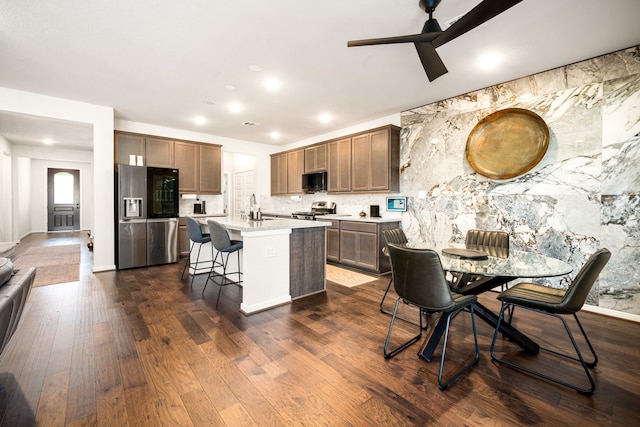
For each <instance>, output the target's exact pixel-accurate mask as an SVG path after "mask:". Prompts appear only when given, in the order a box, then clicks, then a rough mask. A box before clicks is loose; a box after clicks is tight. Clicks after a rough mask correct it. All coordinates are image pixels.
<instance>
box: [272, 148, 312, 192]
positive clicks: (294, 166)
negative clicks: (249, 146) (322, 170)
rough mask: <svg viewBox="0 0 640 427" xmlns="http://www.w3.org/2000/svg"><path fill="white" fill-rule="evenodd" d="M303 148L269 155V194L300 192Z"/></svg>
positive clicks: (302, 171)
mask: <svg viewBox="0 0 640 427" xmlns="http://www.w3.org/2000/svg"><path fill="white" fill-rule="evenodd" d="M303 173H304V149H303V148H301V149H298V150H293V151H286V152H284V153H278V154H272V155H271V195H272V196H276V195H285V194H302V174H303Z"/></svg>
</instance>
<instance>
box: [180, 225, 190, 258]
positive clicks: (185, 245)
mask: <svg viewBox="0 0 640 427" xmlns="http://www.w3.org/2000/svg"><path fill="white" fill-rule="evenodd" d="M190 248H191V241H190V240H189V232H188V231H187V223H186V222H185V221H184V218H180V219H179V220H178V254H179V256H180V258H186V257H188V256H189V249H190Z"/></svg>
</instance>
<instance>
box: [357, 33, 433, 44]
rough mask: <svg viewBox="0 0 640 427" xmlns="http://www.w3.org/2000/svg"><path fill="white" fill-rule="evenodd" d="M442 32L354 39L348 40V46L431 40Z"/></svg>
mask: <svg viewBox="0 0 640 427" xmlns="http://www.w3.org/2000/svg"><path fill="white" fill-rule="evenodd" d="M441 34H442V32H433V33H426V34H410V35H408V36H396V37H383V38H377V39H364V40H352V41H349V42H347V46H348V47H355V46H371V45H377V44H392V43H419V42H430V41H433V40H435V39H436V38H437V37H438V36H440V35H441Z"/></svg>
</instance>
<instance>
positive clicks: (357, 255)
mask: <svg viewBox="0 0 640 427" xmlns="http://www.w3.org/2000/svg"><path fill="white" fill-rule="evenodd" d="M331 222H332V227H330V228H327V261H331V262H337V263H339V264H342V265H345V266H348V267H352V268H357V269H361V270H364V271H368V272H372V273H378V274H381V273H386V272H389V271H391V263H390V262H389V258H388V257H387V256H385V255H384V254H383V253H382V248H383V246H384V242H385V241H384V236H383V235H382V231H383V230H388V229H391V228H398V227H400V222H399V221H392V222H380V223H376V222H366V221H348V220H332V221H331ZM330 230H333V231H332V237H330ZM336 237H337V238H338V239H337V242H338V243H336V240H332V239H335V238H336Z"/></svg>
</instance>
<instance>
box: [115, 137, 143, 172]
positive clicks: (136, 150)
mask: <svg viewBox="0 0 640 427" xmlns="http://www.w3.org/2000/svg"><path fill="white" fill-rule="evenodd" d="M114 148H115V160H116V163H118V164H125V165H128V164H129V156H136V160H137V157H138V156H145V141H144V135H135V134H128V133H116V134H115V147H114Z"/></svg>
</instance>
